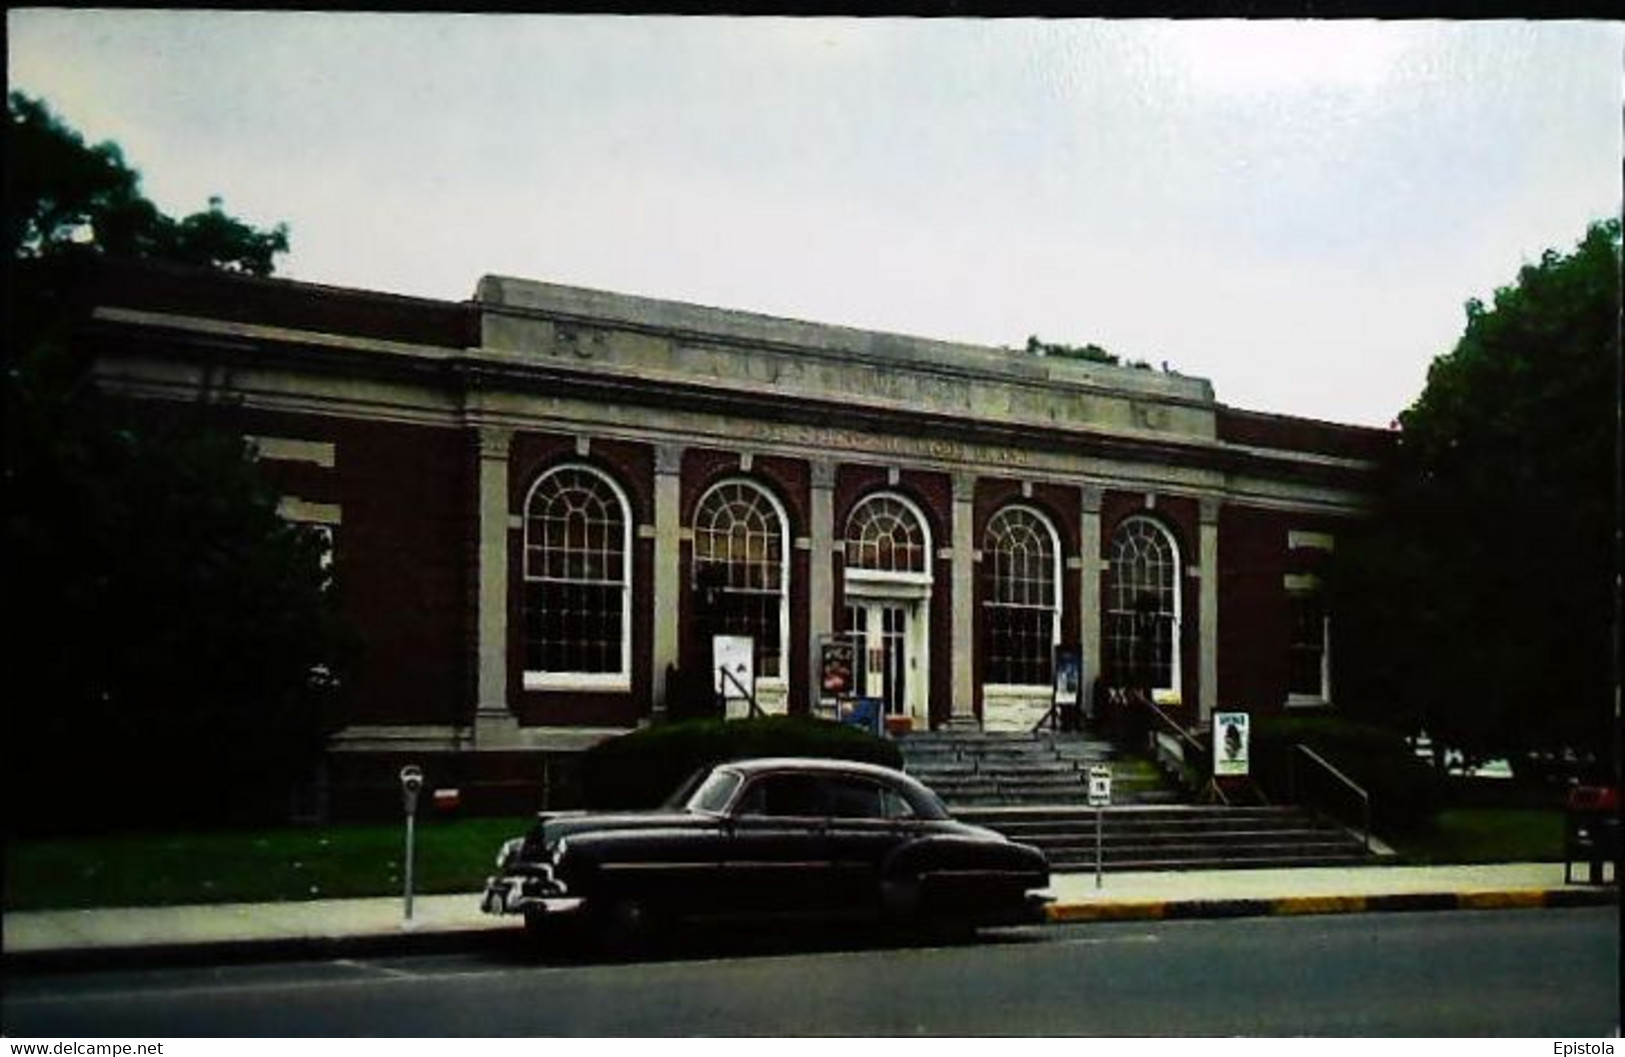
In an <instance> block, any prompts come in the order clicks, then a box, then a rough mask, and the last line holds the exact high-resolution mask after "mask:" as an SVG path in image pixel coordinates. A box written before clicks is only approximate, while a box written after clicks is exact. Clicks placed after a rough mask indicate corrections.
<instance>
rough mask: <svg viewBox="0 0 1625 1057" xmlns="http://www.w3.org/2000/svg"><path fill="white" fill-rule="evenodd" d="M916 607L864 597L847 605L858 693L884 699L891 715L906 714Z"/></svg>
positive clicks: (845, 629) (845, 628) (847, 627)
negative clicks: (870, 599) (911, 635)
mask: <svg viewBox="0 0 1625 1057" xmlns="http://www.w3.org/2000/svg"><path fill="white" fill-rule="evenodd" d="M912 609H913V607H912V606H911V605H910V604H908V603H906V602H894V601H868V600H865V601H861V602H854V603H852V604H851V605H848V606H847V607H846V612H845V618H844V622H843V623H844V626H843V627H842V628H841V631H842V633H843V634H845V635H846V636H847V638H848V639H849V640H850V641H851V643H852V659H853V667H854V669H855V670H854V671H853V681H854V683H855V685H856V686H857V688H858V693H859V694H861V695H862V696H864V697H873V698H878V699H879V700H880V701H882V702H884V705H885V712H886V715H888V716H907V715H909V714H910V711H911V710H910V708H909V685H908V674H909V667H910V665H909V660H910V649H909V640H910V632H911V631H912V628H911V624H912V618H913V613H912Z"/></svg>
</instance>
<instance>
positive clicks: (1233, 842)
mask: <svg viewBox="0 0 1625 1057" xmlns="http://www.w3.org/2000/svg"><path fill="white" fill-rule="evenodd" d="M954 817H955V818H958V819H960V820H962V821H965V822H970V823H974V824H975V825H978V826H986V827H988V828H989V829H993V830H998V831H999V832H1000V833H1003V834H1004V835H1005V836H1007V837H1009V838H1010V839H1011V840H1016V841H1020V842H1022V843H1023V844H1032V845H1035V846H1037V847H1039V848H1042V849H1043V851H1044V854H1045V855H1047V856H1049V860H1050V868H1051V869H1053V870H1057V871H1079V870H1082V871H1087V870H1093V869H1094V868H1095V812H1094V810H1093V809H1091V808H1087V807H1083V808H1080V807H1062V806H1053V807H1025V808H1013V807H1010V808H998V807H984V808H959V809H957V810H955V811H954ZM1100 844H1101V853H1102V854H1101V859H1102V863H1103V866H1102V868H1103V869H1105V870H1116V871H1125V870H1215V869H1259V868H1268V867H1276V868H1280V867H1293V866H1342V865H1349V866H1353V865H1359V864H1363V863H1369V862H1371V861H1372V860H1373V857H1372V855H1371V853H1370V852H1368V851H1367V850H1366V849H1365V847H1364V845H1363V844H1361V842H1360V840H1359V838H1357V837H1355V836H1354V835H1352V834H1350V833H1349V832H1348V831H1347V830H1345V829H1343V828H1342V827H1339V826H1333V825H1330V824H1327V823H1324V822H1321V821H1319V820H1317V819H1315V818H1314V817H1312V816H1311V815H1310V814H1309V813H1308V812H1306V811H1304V810H1303V809H1301V808H1297V807H1289V806H1282V807H1274V806H1270V807H1218V806H1199V805H1193V804H1178V805H1139V806H1121V807H1118V806H1113V807H1107V808H1103V809H1102V810H1101V839H1100Z"/></svg>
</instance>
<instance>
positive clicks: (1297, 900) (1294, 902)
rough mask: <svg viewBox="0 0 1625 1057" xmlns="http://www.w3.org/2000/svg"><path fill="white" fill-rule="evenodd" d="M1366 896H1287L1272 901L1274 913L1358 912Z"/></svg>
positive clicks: (1363, 906) (1272, 911) (1363, 907)
mask: <svg viewBox="0 0 1625 1057" xmlns="http://www.w3.org/2000/svg"><path fill="white" fill-rule="evenodd" d="M1365 908H1366V907H1365V896H1286V897H1284V898H1281V899H1273V900H1271V901H1270V913H1272V914H1283V915H1284V914H1358V913H1360V912H1361V911H1362V910H1364V909H1365Z"/></svg>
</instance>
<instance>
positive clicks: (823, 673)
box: [818, 638, 852, 698]
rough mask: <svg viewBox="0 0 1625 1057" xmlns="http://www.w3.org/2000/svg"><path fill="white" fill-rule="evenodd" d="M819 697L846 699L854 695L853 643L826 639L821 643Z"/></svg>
mask: <svg viewBox="0 0 1625 1057" xmlns="http://www.w3.org/2000/svg"><path fill="white" fill-rule="evenodd" d="M819 650H820V653H821V656H820V661H819V665H818V695H819V696H820V697H830V698H833V697H846V696H847V695H848V694H850V693H852V643H851V642H849V641H847V640H845V639H831V638H826V639H824V640H823V641H821V642H820V643H819Z"/></svg>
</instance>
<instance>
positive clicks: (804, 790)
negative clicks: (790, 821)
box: [739, 774, 829, 818]
mask: <svg viewBox="0 0 1625 1057" xmlns="http://www.w3.org/2000/svg"><path fill="white" fill-rule="evenodd" d="M739 814H741V815H768V816H771V817H775V818H822V817H824V816H827V815H828V814H829V809H828V802H827V800H826V798H825V795H824V787H823V783H822V782H821V781H819V780H818V778H817V777H815V776H813V775H806V774H768V775H763V776H761V777H760V778H757V779H756V780H755V781H754V782H752V783H751V784H750V788H749V789H747V790H745V795H744V798H743V799H742V800H741V801H740V804H739Z"/></svg>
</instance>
